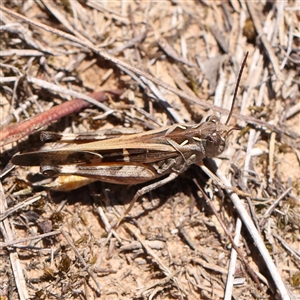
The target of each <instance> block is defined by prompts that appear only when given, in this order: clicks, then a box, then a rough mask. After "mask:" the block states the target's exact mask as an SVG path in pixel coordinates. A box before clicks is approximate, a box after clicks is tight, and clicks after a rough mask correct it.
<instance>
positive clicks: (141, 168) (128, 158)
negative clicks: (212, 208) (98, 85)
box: [11, 54, 247, 226]
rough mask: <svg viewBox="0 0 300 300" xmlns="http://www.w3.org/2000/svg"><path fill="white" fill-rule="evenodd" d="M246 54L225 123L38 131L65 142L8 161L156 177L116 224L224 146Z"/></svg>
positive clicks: (86, 174) (52, 169)
mask: <svg viewBox="0 0 300 300" xmlns="http://www.w3.org/2000/svg"><path fill="white" fill-rule="evenodd" d="M246 59H247V54H246V56H245V58H244V61H243V63H242V67H241V70H240V73H239V77H238V81H237V84H236V87H235V91H234V96H233V102H232V107H231V110H230V112H229V115H228V117H227V120H226V122H225V124H222V123H221V122H220V119H219V118H218V117H217V116H215V115H210V116H208V117H207V118H206V119H205V120H203V121H201V123H199V124H196V125H183V124H174V125H171V126H166V127H162V128H159V129H154V130H150V131H146V132H142V133H129V134H128V132H127V131H124V130H123V131H122V130H119V131H118V130H116V132H110V136H107V132H104V131H102V132H101V134H99V133H85V134H84V133H83V134H80V135H64V134H58V133H55V132H42V133H41V139H42V141H45V142H49V141H57V142H69V143H71V144H70V145H67V146H63V147H62V148H58V149H56V148H53V149H47V150H41V151H36V152H29V153H23V154H17V155H15V156H14V157H13V158H12V160H11V162H12V163H13V164H15V165H22V166H40V171H41V173H42V174H44V175H45V176H47V177H56V176H57V177H58V176H59V177H58V178H57V179H58V180H59V179H60V178H61V177H60V176H70V175H71V176H73V179H74V178H78V177H77V176H79V178H80V180H82V179H85V181H83V183H82V184H81V185H83V184H86V183H87V182H89V181H90V180H92V181H95V180H100V181H104V182H109V183H115V184H125V185H132V184H140V183H145V182H148V181H150V180H154V179H159V180H158V181H156V182H154V183H151V184H149V185H146V186H145V187H143V188H141V189H140V190H138V191H137V192H136V194H135V195H134V197H133V199H132V201H131V203H130V204H129V207H128V208H127V209H126V210H125V212H124V213H123V215H122V216H121V217H120V218H119V221H118V224H117V226H118V225H119V224H120V222H121V221H122V219H123V218H124V217H125V216H126V215H127V214H128V213H129V211H130V210H131V208H132V207H133V205H134V203H135V202H136V201H137V199H138V198H139V197H140V196H142V195H144V194H146V193H148V192H150V191H151V190H154V189H156V188H158V187H160V186H162V185H164V184H166V183H168V182H170V181H172V180H174V179H175V178H176V177H177V176H178V175H179V174H181V173H182V172H184V171H185V170H187V169H188V168H189V166H190V165H192V164H198V165H201V163H202V161H203V159H204V158H213V157H216V156H218V155H220V154H221V153H222V152H223V151H224V150H225V149H226V146H227V138H228V136H229V135H230V133H231V132H232V131H233V130H236V129H237V127H230V126H229V125H228V124H229V121H230V119H231V115H232V112H233V107H234V102H235V99H236V94H237V90H238V86H239V82H240V80H241V75H242V71H243V68H244V66H245V63H246ZM103 138H104V139H103ZM101 139H102V140H101ZM64 180H65V179H64ZM57 185H58V187H56V189H59V185H60V183H57ZM71 187H72V186H71ZM75 187H79V186H77V185H76V186H75Z"/></svg>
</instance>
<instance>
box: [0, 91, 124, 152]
mask: <svg viewBox="0 0 300 300" xmlns="http://www.w3.org/2000/svg"><path fill="white" fill-rule="evenodd" d="M107 94H109V95H110V96H112V97H115V96H119V95H121V94H122V91H121V90H112V91H102V92H94V93H92V94H90V95H89V96H90V97H91V98H94V99H95V100H97V101H99V102H103V101H106V100H108V97H107ZM88 106H90V103H89V102H87V101H85V100H83V99H73V100H70V101H67V102H64V103H62V104H60V105H56V106H54V107H52V108H50V109H49V110H47V111H45V112H42V113H40V114H37V115H36V116H34V117H32V118H31V119H28V120H25V121H22V122H19V123H17V124H13V125H10V126H6V127H4V128H2V129H1V131H0V147H3V146H4V145H7V144H9V143H13V142H16V141H18V140H20V139H22V138H24V137H26V136H28V135H30V134H32V133H34V132H36V131H38V130H39V129H40V128H41V127H43V126H47V125H49V124H51V123H53V122H55V121H57V120H59V119H61V118H62V117H64V116H67V115H69V114H72V113H74V112H78V111H80V110H82V109H84V108H86V107H88Z"/></svg>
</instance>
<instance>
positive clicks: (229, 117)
mask: <svg viewBox="0 0 300 300" xmlns="http://www.w3.org/2000/svg"><path fill="white" fill-rule="evenodd" d="M248 54H249V52H248V51H247V52H246V55H245V57H244V60H243V63H242V66H241V69H240V72H239V77H238V80H237V83H236V86H235V90H234V95H233V100H232V105H231V109H230V112H229V115H228V117H227V120H226V122H225V125H228V123H229V121H230V119H231V116H232V113H233V108H234V104H235V98H236V94H237V92H238V89H239V85H240V81H241V78H242V74H243V70H244V67H245V65H246V61H247V57H248Z"/></svg>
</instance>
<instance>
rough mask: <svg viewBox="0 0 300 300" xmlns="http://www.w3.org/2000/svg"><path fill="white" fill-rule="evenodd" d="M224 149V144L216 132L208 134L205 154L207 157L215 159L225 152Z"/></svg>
mask: <svg viewBox="0 0 300 300" xmlns="http://www.w3.org/2000/svg"><path fill="white" fill-rule="evenodd" d="M225 148H226V142H225V140H224V138H223V137H222V136H221V135H220V134H219V133H218V132H214V133H212V134H209V135H208V136H207V137H206V144H205V150H206V151H205V152H206V156H207V157H209V158H211V157H216V156H218V155H220V154H221V153H222V152H223V151H224V150H225Z"/></svg>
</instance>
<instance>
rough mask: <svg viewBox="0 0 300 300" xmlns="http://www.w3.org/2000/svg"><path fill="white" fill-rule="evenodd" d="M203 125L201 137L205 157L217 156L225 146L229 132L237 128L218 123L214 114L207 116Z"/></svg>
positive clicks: (218, 120)
mask: <svg viewBox="0 0 300 300" xmlns="http://www.w3.org/2000/svg"><path fill="white" fill-rule="evenodd" d="M205 125H206V126H205V127H206V128H205V129H206V130H205V129H204V128H203V129H204V130H202V137H201V140H202V145H203V148H204V150H205V157H207V158H213V157H217V156H219V155H220V154H221V153H222V152H223V151H224V150H225V149H226V148H227V146H228V136H229V135H230V133H231V132H232V131H233V130H236V129H238V128H236V127H231V128H230V127H229V126H227V125H224V124H222V123H220V119H219V118H218V117H216V116H209V117H208V119H207V122H206V124H205Z"/></svg>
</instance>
